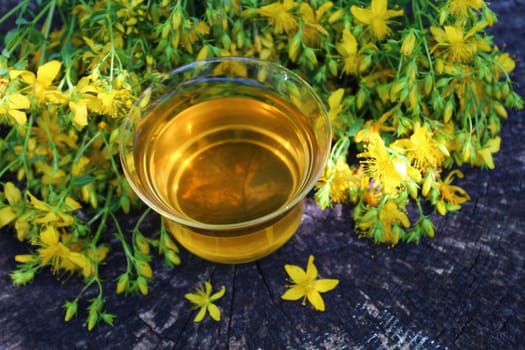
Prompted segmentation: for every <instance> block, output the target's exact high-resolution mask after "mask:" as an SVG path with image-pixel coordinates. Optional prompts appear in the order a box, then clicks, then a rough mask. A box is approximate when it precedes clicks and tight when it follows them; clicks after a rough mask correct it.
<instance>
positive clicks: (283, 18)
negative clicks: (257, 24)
mask: <svg viewBox="0 0 525 350" xmlns="http://www.w3.org/2000/svg"><path fill="white" fill-rule="evenodd" d="M296 7H297V3H296V2H295V1H293V0H283V2H274V3H272V4H269V5H265V6H262V7H260V8H259V9H258V10H257V13H259V14H260V15H261V16H264V17H267V18H268V24H269V25H270V26H272V27H273V32H274V33H275V34H281V33H283V32H284V33H290V32H292V31H294V30H295V29H297V19H296V16H295V15H294V14H292V13H290V11H291V10H293V9H294V8H296Z"/></svg>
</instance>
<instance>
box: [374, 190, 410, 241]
mask: <svg viewBox="0 0 525 350" xmlns="http://www.w3.org/2000/svg"><path fill="white" fill-rule="evenodd" d="M379 221H381V224H382V225H383V240H384V242H387V243H392V244H397V242H398V241H399V231H397V230H395V229H394V227H395V225H397V224H401V225H403V227H406V228H408V227H410V220H409V219H408V216H407V214H406V213H405V212H402V211H401V210H399V208H398V206H397V204H396V203H395V202H394V201H392V200H388V201H387V202H386V203H385V205H383V206H382V208H381V211H380V212H379Z"/></svg>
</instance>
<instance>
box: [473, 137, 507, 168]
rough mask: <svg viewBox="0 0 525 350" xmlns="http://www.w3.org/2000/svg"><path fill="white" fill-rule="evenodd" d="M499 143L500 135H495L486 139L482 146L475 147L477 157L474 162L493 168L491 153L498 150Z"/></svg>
mask: <svg viewBox="0 0 525 350" xmlns="http://www.w3.org/2000/svg"><path fill="white" fill-rule="evenodd" d="M500 144H501V137H500V136H496V137H494V138H492V139H490V140H488V141H487V142H486V143H485V144H484V145H483V147H481V148H479V149H477V150H476V153H477V156H478V157H477V159H476V164H477V165H486V166H487V167H488V168H489V169H494V159H493V157H492V154H493V153H496V152H498V151H499V148H500Z"/></svg>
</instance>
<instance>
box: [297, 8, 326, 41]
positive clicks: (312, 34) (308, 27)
mask: <svg viewBox="0 0 525 350" xmlns="http://www.w3.org/2000/svg"><path fill="white" fill-rule="evenodd" d="M331 6H333V3H332V2H330V1H328V2H325V3H324V4H323V5H321V6H320V7H319V9H317V10H316V11H315V12H314V10H313V9H312V7H311V6H310V5H309V4H308V3H306V2H303V3H301V6H300V8H299V12H300V14H301V19H302V20H303V22H304V23H303V31H302V33H303V36H304V42H305V44H306V45H307V46H310V47H317V46H319V41H320V39H321V36H320V35H319V34H323V35H328V32H327V31H326V29H324V27H323V26H322V25H321V24H320V23H319V20H320V19H321V17H322V16H323V14H324V13H325V12H326V10H328V9H329V8H330V7H331Z"/></svg>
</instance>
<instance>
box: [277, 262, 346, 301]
mask: <svg viewBox="0 0 525 350" xmlns="http://www.w3.org/2000/svg"><path fill="white" fill-rule="evenodd" d="M284 269H285V270H286V273H287V274H288V276H289V277H290V279H291V280H292V283H293V284H292V285H291V286H290V287H289V289H288V290H287V291H286V292H284V294H283V295H281V298H282V299H283V300H292V301H293V300H299V299H301V298H303V301H302V304H303V305H306V300H307V299H308V301H309V302H310V304H312V306H313V307H314V309H316V310H318V311H324V310H325V304H324V300H323V298H322V297H321V294H320V293H326V292H328V291H331V290H332V289H334V288H335V287H336V286H337V285H338V284H339V280H337V279H318V278H317V275H318V272H317V267H316V266H315V265H314V256H313V255H310V256H309V257H308V264H307V265H306V271H305V270H303V269H302V268H301V267H299V266H296V265H289V264H286V265H284Z"/></svg>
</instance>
